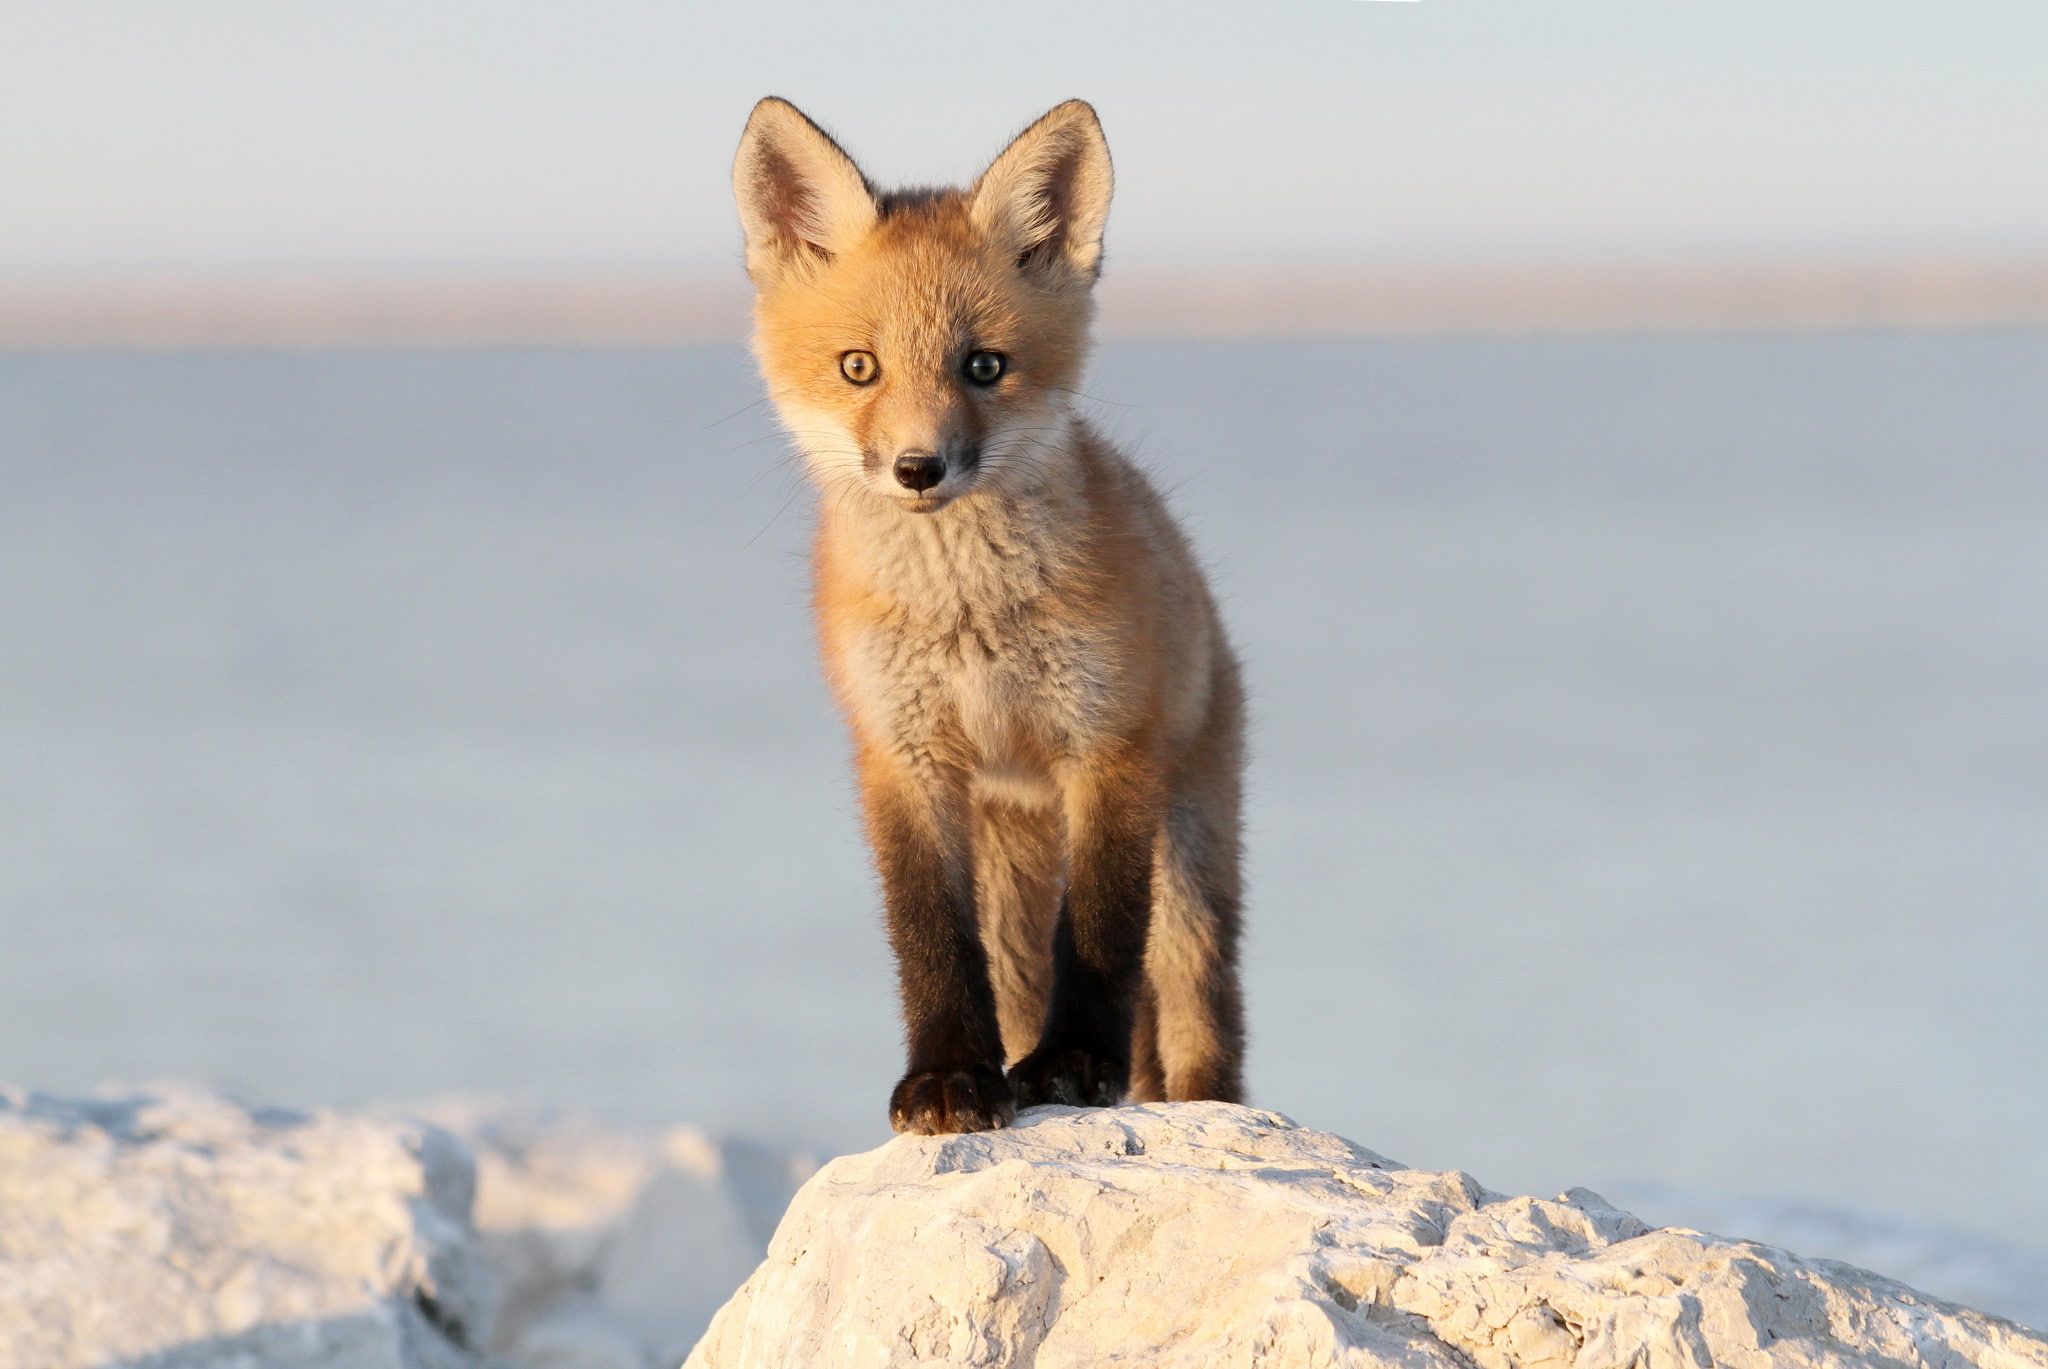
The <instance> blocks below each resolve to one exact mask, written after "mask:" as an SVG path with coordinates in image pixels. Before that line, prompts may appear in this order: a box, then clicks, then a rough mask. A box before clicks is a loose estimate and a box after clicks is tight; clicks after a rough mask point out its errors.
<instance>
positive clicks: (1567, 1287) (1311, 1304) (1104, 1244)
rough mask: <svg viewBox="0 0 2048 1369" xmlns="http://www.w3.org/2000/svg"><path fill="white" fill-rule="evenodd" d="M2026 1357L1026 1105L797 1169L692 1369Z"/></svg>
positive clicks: (1620, 1240)
mask: <svg viewBox="0 0 2048 1369" xmlns="http://www.w3.org/2000/svg"><path fill="white" fill-rule="evenodd" d="M1119 1363H1122V1364H1134V1365H1136V1364H1143V1365H1148V1366H1160V1367H1161V1369H1168V1367H1170V1366H1190V1369H1192V1366H1198V1365H1199V1366H1272V1367H1273V1369H1279V1367H1280V1366H1287V1369H1320V1367H1321V1366H1345V1367H1346V1369H1351V1367H1353V1366H1385V1367H1387V1369H1393V1367H1394V1366H1399V1369H1471V1366H1474V1365H1477V1366H1479V1367H1480V1369H1522V1367H1523V1366H1529V1367H1530V1369H1534V1367H1535V1366H1550V1365H1555V1366H1560V1369H1562V1367H1563V1366H1573V1369H1706V1366H1710V1365H1725V1366H1733V1369H1805V1367H1806V1366H1813V1367H1814V1369H1820V1367H1821V1366H1826V1369H1850V1366H1862V1365H1868V1366H1872V1369H1878V1366H1882V1369H1908V1367H1909V1366H1927V1367H1928V1369H1936V1367H1937V1366H1938V1367H1939V1369H1965V1366H1974V1367H1975V1369H2022V1367H2023V1366H2024V1367H2025V1369H2048V1338H2044V1337H2042V1336H2040V1335H2038V1334H2036V1333H2033V1332H2030V1331H2028V1330H2026V1329H2025V1328H2023V1327H2021V1326H2018V1325H2017V1324H2015V1323H2012V1322H2007V1321H2001V1320H1999V1319H1996V1318H1993V1317H1988V1316H1985V1315H1984V1314H1981V1313H1977V1312H1972V1311H1968V1310H1966V1309H1963V1308H1960V1307H1956V1306H1953V1305H1951V1304H1948V1303H1944V1302H1941V1301H1939V1300H1937V1299H1934V1298H1930V1297H1927V1296H1925V1295H1923V1294H1920V1293H1917V1292H1915V1291H1914V1290H1912V1289H1910V1288H1907V1287H1906V1286H1904V1285H1902V1284H1899V1283H1895V1282H1893V1281H1891V1280H1888V1279H1885V1278H1882V1277H1880V1276H1878V1275H1875V1274H1871V1273H1867V1272H1865V1271H1862V1270H1859V1269H1855V1268H1853V1267H1851V1266H1848V1265H1842V1264H1836V1263H1832V1262H1829V1261H1824V1260H1803V1259H1800V1258H1799V1257H1797V1256H1794V1255H1791V1254H1788V1253H1787V1252H1785V1251H1782V1250H1777V1249H1774V1248H1772V1247H1769V1246H1763V1245H1756V1244H1751V1243H1746V1242H1740V1241H1730V1240H1724V1239H1722V1238H1720V1237H1716V1236H1709V1235H1705V1234H1703V1233H1700V1232H1697V1231H1690V1230H1683V1229H1673V1228H1666V1229H1659V1230H1654V1231H1653V1230H1650V1229H1648V1228H1646V1227H1645V1226H1644V1224H1643V1223H1642V1222H1640V1221H1638V1220H1637V1219H1636V1218H1634V1217H1633V1216H1630V1215H1629V1214H1628V1213H1625V1212H1621V1211H1617V1210H1615V1209H1614V1208H1613V1207H1611V1206H1610V1205H1609V1204H1607V1203H1606V1202H1605V1201H1603V1200H1602V1199H1601V1198H1600V1197H1599V1196H1598V1195H1597V1194H1593V1193H1590V1192H1587V1191H1585V1190H1583V1189H1574V1190H1572V1191H1570V1192H1568V1193H1566V1194H1563V1195H1561V1196H1559V1197H1557V1198H1555V1199H1548V1200H1544V1199H1535V1198H1516V1197H1507V1196H1504V1195H1501V1194H1497V1193H1492V1192H1489V1191H1488V1190H1486V1189H1485V1188H1483V1187H1482V1186H1480V1185H1479V1184H1478V1183H1477V1182H1476V1181H1474V1180H1473V1179H1472V1178H1471V1177H1470V1176H1468V1175H1465V1174H1461V1173H1455V1172H1453V1173H1431V1172H1427V1171H1422V1170H1411V1169H1404V1168H1402V1167H1400V1166H1399V1165H1396V1164H1395V1163H1393V1162H1392V1161H1390V1160H1387V1159H1385V1158H1383V1157H1381V1156H1378V1155H1375V1154H1373V1153H1372V1152H1370V1151H1367V1150H1364V1149H1362V1148H1361V1147H1358V1146H1355V1145H1353V1144H1352V1143H1350V1142H1348V1141H1345V1140H1342V1139H1340V1138H1338V1137H1335V1136H1331V1135H1327V1134H1324V1133H1321V1132H1315V1131H1309V1130H1306V1129H1303V1128H1300V1127H1297V1126H1295V1125H1294V1124H1293V1123H1292V1122H1290V1121H1288V1120H1287V1119H1286V1118H1284V1117H1281V1116H1279V1115H1278V1114H1274V1113H1268V1112H1260V1111H1256V1110H1253V1109H1249V1108H1240V1107H1233V1106H1229V1105H1225V1104H1214V1103H1184V1104H1172V1105H1158V1106H1142V1107H1126V1108H1116V1109H1104V1110H1090V1111H1081V1110H1075V1109H1066V1108H1043V1109H1038V1110H1036V1111H1033V1112H1030V1113H1027V1114H1025V1115H1024V1116H1023V1117H1021V1118H1019V1119H1018V1123H1017V1125H1015V1126H1014V1127H1012V1128H1011V1129H1009V1130H1006V1131H1000V1132H990V1133H982V1134H979V1135H970V1136H946V1137H899V1138H897V1139H896V1140H895V1141H892V1142H890V1143H889V1144H888V1145H885V1146H883V1147H881V1148H880V1149H878V1150H875V1151H871V1152H868V1153H867V1154H863V1155H853V1156H847V1157H845V1158H842V1159H839V1160H836V1161H833V1162H832V1163H831V1164H829V1165H827V1166H826V1167H825V1168H824V1169H822V1170H821V1171H819V1173H818V1174H817V1175H816V1177H815V1178H813V1179H812V1180H811V1181H810V1182H809V1183H808V1184H807V1185H805V1187H804V1188H803V1190H802V1191H801V1192H800V1193H799V1194H798V1195H797V1197H796V1199H795V1201H794V1202H793V1203H792V1204H791V1206H790V1209H789V1212H788V1214H787V1215H786V1216H785V1218H784V1219H783V1222H782V1225H781V1227H780V1228H779V1229H778V1231H777V1233H776V1235H775V1239H774V1241H773V1243H772V1244H771V1245H770V1247H769V1252H768V1258H767V1260H766V1261H765V1262H764V1263H763V1264H762V1265H761V1266H760V1268H759V1269H757V1270H756V1271H755V1272H754V1274H753V1276H752V1277H751V1278H749V1279H748V1280H747V1282H746V1284H745V1286H744V1287H742V1288H741V1290H740V1291H739V1293H738V1294H737V1295H736V1296H735V1297H734V1298H733V1299H732V1301H731V1302H729V1303H728V1304H727V1305H726V1306H725V1307H724V1308H723V1309H722V1310H721V1311H720V1312H719V1314H718V1316H717V1317H716V1319H715V1320H714V1321H713V1322H712V1325H711V1329H710V1330H709V1332H708V1333H707V1334H706V1336H705V1338H704V1340H703V1341H702V1342H701V1343H700V1344H699V1345H698V1346H697V1348H696V1349H695V1351H694V1352H693V1353H692V1354H691V1356H690V1359H689V1361H688V1367H689V1369H770V1367H771V1366H773V1369H798V1366H801V1367H802V1369H841V1367H842V1366H843V1367H844V1369H868V1366H875V1367H876V1369H880V1367H881V1366H891V1365H907V1364H932V1365H951V1366H991V1367H992V1366H1019V1367H1020V1369H1021V1367H1022V1366H1032V1369H1064V1367H1065V1366H1081V1365H1089V1366H1095V1365H1103V1364H1119Z"/></svg>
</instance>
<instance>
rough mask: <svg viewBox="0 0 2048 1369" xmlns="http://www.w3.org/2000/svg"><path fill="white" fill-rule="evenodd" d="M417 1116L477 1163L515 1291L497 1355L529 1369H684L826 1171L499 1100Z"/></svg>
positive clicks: (689, 1130)
mask: <svg viewBox="0 0 2048 1369" xmlns="http://www.w3.org/2000/svg"><path fill="white" fill-rule="evenodd" d="M419 1111H420V1112H421V1113H422V1115H424V1116H426V1117H428V1118H429V1119H431V1120H432V1121H434V1122H435V1123H436V1124H438V1125H440V1126H443V1127H446V1128H447V1129H448V1130H449V1131H451V1132H453V1133H454V1134H455V1135H457V1136H459V1137H460V1138H461V1139H462V1140H463V1141H464V1142H465V1143H467V1144H468V1145H469V1146H470V1148H471V1149H472V1150H473V1151H474V1152H475V1155H476V1164H477V1202H476V1224H477V1228H478V1230H479V1232H480V1234H481V1237H482V1242H483V1250H484V1254H485V1257H486V1258H487V1259H488V1260H489V1262H490V1265H491V1269H492V1271H493V1273H494V1274H496V1276H497V1279H498V1283H499V1287H500V1290H501V1293H502V1307H503V1311H502V1314H501V1315H500V1317H499V1319H498V1323H497V1326H496V1328H495V1330H494V1331H493V1334H492V1337H491V1341H490V1349H491V1352H492V1354H493V1355H494V1356H496V1357H498V1358H499V1359H501V1360H503V1361H505V1362H508V1363H510V1364H512V1365H517V1366H522V1369H659V1367H660V1366H670V1367H671V1369H672V1366H674V1365H675V1363H676V1362H677V1361H678V1360H680V1359H681V1358H682V1357H683V1354H684V1352H686V1351H687V1350H688V1349H689V1348H690V1346H691V1345H692V1344H693V1343H695V1342H696V1340H697V1339H698V1338H699V1337H700V1336H701V1335H702V1334H703V1332H704V1328H705V1326H706V1324H707V1323H709V1322H710V1320H711V1316H712V1314H713V1313H714V1312H716V1311H717V1310H718V1307H719V1305H720V1304H721V1303H723V1302H724V1301H725V1300H726V1299H727V1298H728V1297H730V1296H731V1294H732V1291H733V1289H735V1288H737V1287H738V1286H739V1284H740V1282H741V1281H742V1280H743V1279H745V1278H746V1277H747V1274H748V1273H749V1272H750V1271H751V1270H752V1269H753V1268H754V1266H755V1265H756V1264H757V1263H759V1261H760V1259H761V1256H762V1254H763V1252H764V1251H765V1250H766V1249H767V1245H768V1237H769V1234H770V1233H771V1232H772V1231H773V1230H774V1228H775V1221H776V1218H777V1217H779V1216H780V1215H781V1213H782V1211H783V1208H784V1207H785V1206H786V1205H787V1204H788V1202H789V1199H790V1196H791V1195H792V1194H793V1193H795V1192H796V1189H797V1186H798V1185H799V1184H800V1183H802V1182H803V1180H804V1179H805V1178H807V1177H808V1176H809V1175H810V1174H811V1172H812V1171H813V1170H814V1169H815V1166H814V1165H813V1164H812V1163H811V1162H810V1161H809V1160H808V1159H806V1158H804V1157H801V1156H793V1155H789V1154H786V1153H783V1152H778V1151H773V1150H769V1149H766V1148H763V1147H758V1146H754V1145H750V1144H749V1143H746V1142H742V1141H730V1140H724V1141H721V1140H715V1139H713V1138H711V1137H709V1136H707V1135H705V1134H704V1133H703V1132H701V1131H698V1130H697V1129H695V1128H693V1127H675V1128H671V1129H668V1130H665V1131H632V1130H625V1129H619V1128H613V1127H606V1126H603V1125H601V1124H599V1123H597V1122H595V1121H593V1120H591V1119H589V1118H587V1117H582V1116H579V1115H577V1114H574V1113H566V1112H557V1111H550V1110H544V1109H536V1108H533V1107H528V1106H524V1105H521V1104H517V1103H508V1102H503V1101H497V1100H462V1099H457V1100H448V1101H443V1102H439V1103H434V1104H429V1105H427V1106H426V1107H424V1108H422V1109H419Z"/></svg>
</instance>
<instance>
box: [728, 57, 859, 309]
mask: <svg viewBox="0 0 2048 1369" xmlns="http://www.w3.org/2000/svg"><path fill="white" fill-rule="evenodd" d="M732 190H733V196H734V198H735V199H737V200H738V201H739V206H740V224H741V226H742V227H743V228H744V229H745V230H746V235H747V274H748V275H750V276H752V277H753V278H754V281H755V283H756V284H760V283H763V282H765V281H767V280H769V279H771V278H773V277H775V276H778V275H780V274H781V273H782V272H783V271H785V270H786V269H788V268H789V267H790V266H792V265H798V264H804V265H808V264H811V263H814V262H818V261H829V260H831V259H832V257H833V256H835V255H836V254H838V253H839V252H842V251H844V250H845V249H846V248H847V247H849V246H851V245H852V244H853V243H855V242H857V241H859V240H860V238H861V237H862V236H863V235H864V234H865V233H866V232H867V231H868V230H869V229H870V228H872V227H874V224H875V217H876V215H875V196H874V192H873V191H871V190H870V189H869V188H868V183H867V178H866V177H864V176H862V175H861V174H860V168H859V167H857V166H855V165H854V164H853V158H851V157H849V156H847V155H846V153H845V152H844V151H842V150H841V149H840V146H839V144H837V143H835V142H833V141H832V140H831V139H830V138H829V137H827V136H826V135H825V131H824V130H823V129H821V128H819V127H818V126H817V125H816V124H814V123H812V122H811V121H810V120H809V119H807V118H805V117H804V114H803V111H802V110H800V109H798V108H797V107H796V106H795V105H793V104H791V103H790V102H789V101H787V100H779V99H777V98H775V97H774V96H773V95H771V96H769V97H768V98H767V99H765V100H763V101H761V103H759V104H757V105H755V106H754V113H753V115H752V116H751V117H750V118H748V120H747V131H746V132H745V133H742V134H741V135H740V150H739V155H738V156H737V157H735V158H734V159H733V164H732Z"/></svg>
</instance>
